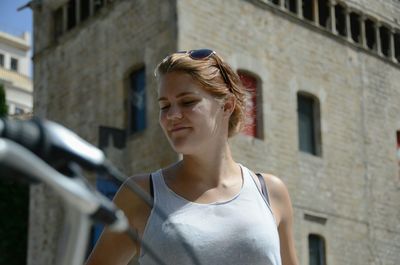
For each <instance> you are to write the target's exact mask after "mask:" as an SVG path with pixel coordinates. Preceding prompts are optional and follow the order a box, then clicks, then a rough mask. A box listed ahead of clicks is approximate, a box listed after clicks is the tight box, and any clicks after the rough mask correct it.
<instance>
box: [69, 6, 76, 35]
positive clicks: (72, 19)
mask: <svg viewBox="0 0 400 265" xmlns="http://www.w3.org/2000/svg"><path fill="white" fill-rule="evenodd" d="M67 10H68V23H67V29H68V30H70V29H72V28H73V27H75V25H76V8H75V0H70V1H68V4H67Z"/></svg>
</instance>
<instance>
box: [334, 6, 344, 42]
mask: <svg viewBox="0 0 400 265" xmlns="http://www.w3.org/2000/svg"><path fill="white" fill-rule="evenodd" d="M335 15H336V30H337V32H338V33H339V35H341V36H343V37H346V11H345V9H344V7H342V6H341V5H336V6H335Z"/></svg>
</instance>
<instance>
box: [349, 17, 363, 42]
mask: <svg viewBox="0 0 400 265" xmlns="http://www.w3.org/2000/svg"><path fill="white" fill-rule="evenodd" d="M350 25H351V38H352V39H353V41H354V42H357V43H360V33H361V29H360V15H359V14H357V13H350Z"/></svg>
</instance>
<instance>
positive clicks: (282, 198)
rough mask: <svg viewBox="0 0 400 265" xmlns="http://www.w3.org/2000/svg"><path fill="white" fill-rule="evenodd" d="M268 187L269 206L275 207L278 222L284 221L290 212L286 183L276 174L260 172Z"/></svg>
mask: <svg viewBox="0 0 400 265" xmlns="http://www.w3.org/2000/svg"><path fill="white" fill-rule="evenodd" d="M262 175H263V177H264V180H265V184H266V185H267V187H268V191H269V195H270V199H271V206H272V207H273V208H274V209H275V211H276V214H275V215H277V217H278V219H279V222H281V221H283V222H284V221H285V220H286V219H287V218H288V217H289V216H291V214H292V204H291V200H290V195H289V191H288V188H287V187H286V184H285V183H284V182H283V181H282V179H280V178H279V177H277V176H274V175H271V174H267V173H262Z"/></svg>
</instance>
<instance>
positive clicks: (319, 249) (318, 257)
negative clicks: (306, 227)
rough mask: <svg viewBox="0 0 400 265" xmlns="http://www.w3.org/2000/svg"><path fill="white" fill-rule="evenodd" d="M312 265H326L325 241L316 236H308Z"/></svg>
mask: <svg viewBox="0 0 400 265" xmlns="http://www.w3.org/2000/svg"><path fill="white" fill-rule="evenodd" d="M308 249H309V254H310V255H309V257H310V263H309V264H310V265H325V264H326V261H325V240H324V239H323V237H321V236H319V235H315V234H310V235H309V236H308Z"/></svg>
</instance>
